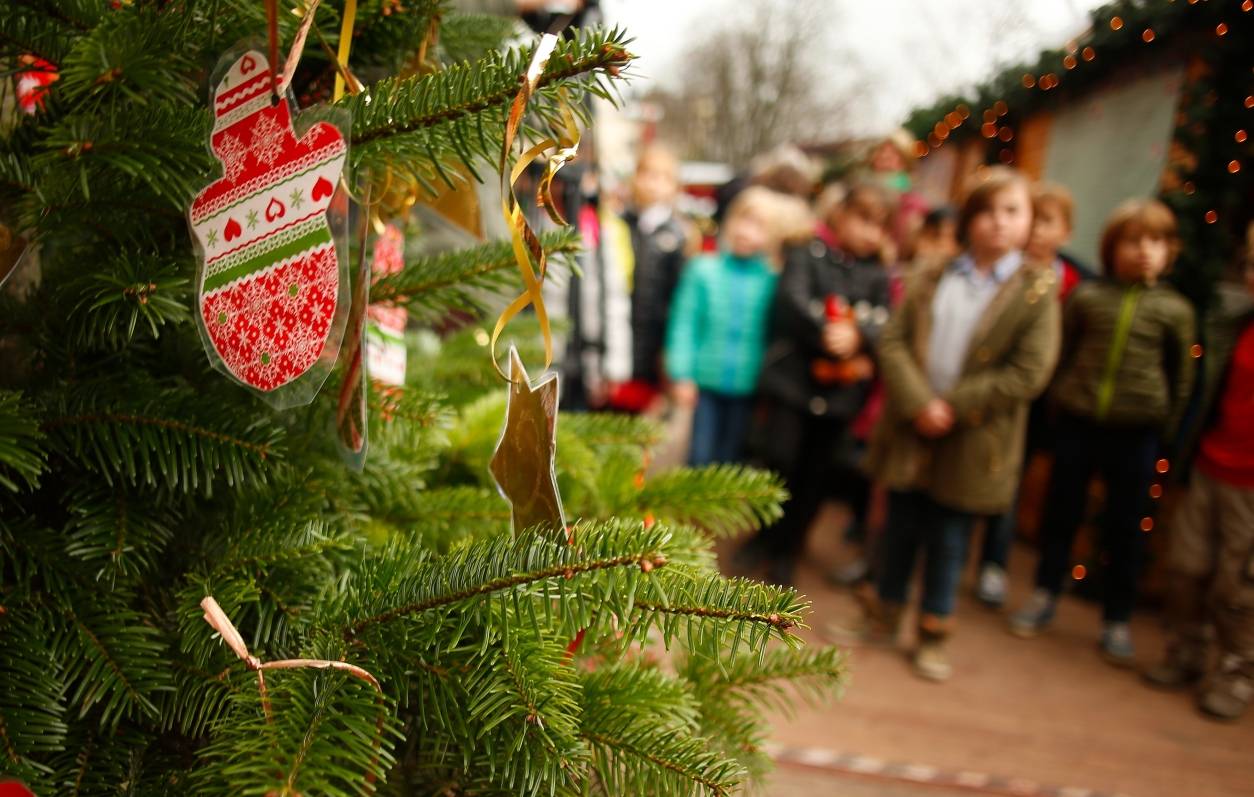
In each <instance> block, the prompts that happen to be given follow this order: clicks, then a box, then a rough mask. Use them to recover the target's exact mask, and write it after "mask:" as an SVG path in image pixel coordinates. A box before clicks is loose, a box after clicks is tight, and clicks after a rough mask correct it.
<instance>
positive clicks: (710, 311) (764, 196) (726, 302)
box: [666, 186, 787, 465]
mask: <svg viewBox="0 0 1254 797" xmlns="http://www.w3.org/2000/svg"><path fill="white" fill-rule="evenodd" d="M786 214H787V211H786V206H785V205H784V204H783V203H782V201H781V198H780V197H779V195H777V194H776V193H775V192H773V191H771V190H769V189H766V188H762V187H760V186H753V187H750V188H746V189H745V190H744V191H742V192H741V193H740V194H739V195H738V196H737V197H736V199H735V200H733V202H732V204H731V206H730V208H729V209H728V211H727V215H726V218H725V219H724V221H723V231H722V242H721V244H722V245H721V248H720V251H718V252H717V253H715V254H711V255H703V256H700V257H697V258H694V259H693V260H692V261H691V262H689V263H688V265H687V266H686V267H685V268H684V272H683V275H682V276H681V277H680V280H679V287H678V288H677V289H676V291H675V298H674V301H673V303H672V306H671V318H670V324H669V326H668V328H667V334H666V372H667V375H668V376H669V378H670V380H671V382H672V392H673V394H674V397H675V400H676V401H677V403H679V404H680V405H682V406H689V407H693V406H695V408H696V409H695V412H694V414H693V421H692V442H691V448H690V450H689V456H688V460H689V463H690V464H693V465H704V464H709V463H713V462H736V461H739V460H740V458H741V456H742V454H743V450H744V443H745V438H746V436H747V433H748V428H749V422H750V419H751V415H752V411H753V399H754V392H755V389H756V386H757V382H758V372H759V371H760V370H761V368H762V355H763V351H764V350H765V348H766V325H767V320H768V315H769V312H770V307H771V301H772V300H773V299H774V296H775V284H776V281H777V280H778V278H779V274H778V270H777V269H776V267H775V264H774V259H775V258H776V257H777V252H778V250H779V244H780V240H781V238H782V235H783V233H782V232H781V227H782V226H783V219H784V218H785V217H786Z"/></svg>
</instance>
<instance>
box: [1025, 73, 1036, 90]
mask: <svg viewBox="0 0 1254 797" xmlns="http://www.w3.org/2000/svg"><path fill="white" fill-rule="evenodd" d="M1035 85H1036V76H1035V75H1024V76H1023V87H1024V88H1025V89H1030V88H1032V87H1033V86H1035Z"/></svg>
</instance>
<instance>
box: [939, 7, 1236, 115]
mask: <svg viewBox="0 0 1254 797" xmlns="http://www.w3.org/2000/svg"><path fill="white" fill-rule="evenodd" d="M1252 2H1254V0H1252ZM958 115H959V116H961V117H962V118H963V119H970V118H971V109H970V108H969V107H967V105H966V104H963V105H959V106H958Z"/></svg>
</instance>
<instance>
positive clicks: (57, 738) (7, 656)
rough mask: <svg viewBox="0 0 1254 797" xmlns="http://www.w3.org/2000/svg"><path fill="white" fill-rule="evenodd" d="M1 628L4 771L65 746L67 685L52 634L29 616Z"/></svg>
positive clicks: (18, 615) (0, 757) (0, 750)
mask: <svg viewBox="0 0 1254 797" xmlns="http://www.w3.org/2000/svg"><path fill="white" fill-rule="evenodd" d="M6 620H7V622H6V623H5V625H4V626H2V627H0V761H3V762H4V763H3V764H0V771H5V770H6V769H9V768H10V767H13V766H16V765H19V764H22V763H23V762H27V763H32V762H31V759H35V758H36V757H38V756H40V755H42V754H47V753H53V752H56V751H57V750H60V749H61V747H62V745H64V744H65V737H66V732H67V726H66V724H65V705H64V702H63V701H64V697H65V685H64V682H63V681H62V680H61V678H60V671H61V668H60V666H59V665H58V662H57V660H56V658H55V657H54V656H53V652H52V650H51V649H50V648H49V647H48V644H47V642H48V637H47V629H46V627H45V626H44V624H43V623H42V622H41V621H40V619H39V618H38V617H36V616H34V615H32V614H30V613H27V612H24V611H23V612H17V611H15V612H12V613H11V615H10V616H9V617H8V618H6Z"/></svg>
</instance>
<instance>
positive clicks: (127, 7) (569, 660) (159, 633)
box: [0, 0, 842, 797]
mask: <svg viewBox="0 0 1254 797" xmlns="http://www.w3.org/2000/svg"><path fill="white" fill-rule="evenodd" d="M345 13H346V9H345V6H344V5H343V4H341V3H338V2H324V3H322V4H321V5H316V4H315V5H314V6H311V5H310V4H307V3H302V4H300V5H291V4H279V9H278V13H277V15H276V18H277V37H276V38H277V40H278V41H279V42H281V54H286V53H287V52H288V48H289V47H290V46H291V43H292V42H293V41H294V40H295V39H296V38H297V34H298V28H299V26H300V25H301V23H302V21H303V20H304V19H305V17H307V16H308V15H309V14H313V15H314V16H313V19H312V30H311V31H310V33H309V36H308V46H307V47H306V48H305V52H304V55H303V58H302V59H301V61H300V66H299V67H298V68H297V69H295V71H294V78H293V80H292V83H291V87H292V92H293V94H294V95H295V96H296V97H297V98H299V99H300V102H301V104H302V105H306V106H308V105H312V104H316V103H319V102H331V86H332V84H333V83H334V82H335V80H336V77H337V75H338V76H340V77H341V79H345V78H347V82H348V83H349V85H350V88H352V87H353V85H352V84H353V82H354V81H353V78H354V77H355V78H359V79H360V83H361V86H360V90H359V91H357V92H356V93H350V94H348V95H346V96H344V97H343V98H342V99H339V100H337V101H334V104H335V105H337V106H338V107H340V108H342V109H343V110H344V111H346V112H347V113H348V114H350V115H351V120H352V121H351V135H350V138H349V141H350V144H349V151H348V158H347V168H346V171H345V174H346V179H347V184H348V185H349V186H352V187H353V195H354V198H355V199H356V200H357V201H358V202H361V201H363V198H364V197H368V196H371V195H372V193H373V195H374V196H375V197H386V196H387V195H389V194H396V193H398V186H408V187H406V188H404V189H403V190H400V191H399V193H402V194H404V193H406V192H408V195H409V196H411V197H419V204H421V203H422V201H423V200H422V199H421V197H424V196H425V197H431V196H434V195H436V194H439V193H441V192H444V191H447V190H450V187H453V188H464V184H465V181H466V180H467V179H471V180H473V179H475V178H476V177H477V176H480V175H482V174H483V173H485V170H488V169H492V168H493V167H494V166H495V165H496V162H497V159H498V158H499V156H500V151H501V146H502V141H503V136H504V130H505V125H506V113H507V109H508V107H509V105H510V103H511V102H512V101H513V99H514V97H515V95H516V94H517V93H518V90H519V86H520V82H521V79H522V75H523V74H524V72H525V70H526V67H527V64H528V62H529V60H530V56H531V52H532V47H533V46H534V43H533V42H531V41H527V40H523V41H521V42H518V43H516V44H515V45H514V46H512V47H507V46H505V45H504V44H503V43H504V42H505V41H506V40H507V37H509V36H510V35H511V31H512V27H511V24H510V23H509V21H508V20H505V19H502V18H496V17H486V16H475V15H467V14H459V13H456V12H455V10H454V9H453V8H451V7H449V6H448V5H447V4H446V3H443V2H437V0H404V1H403V2H399V1H398V0H364V1H363V2H362V3H361V4H360V6H359V7H357V9H356V15H355V19H354V20H352V23H351V25H350V26H347V28H345V26H343V23H344V21H345V20H344V18H343V15H344V14H345ZM347 13H350V14H351V12H347ZM267 22H268V20H267V13H266V7H265V4H263V3H262V2H259V1H258V0H136V1H135V2H126V1H125V0H122V1H121V2H119V1H118V0H114V1H113V2H107V1H106V0H31V1H30V2H17V3H14V4H10V5H9V6H8V7H7V8H6V10H5V12H4V13H3V14H0V60H3V62H4V63H5V64H6V65H7V67H8V70H7V71H8V73H10V74H11V73H14V72H20V73H23V74H24V75H26V76H31V75H34V76H44V77H48V76H51V75H55V77H56V80H55V81H53V82H51V83H49V85H47V86H46V87H45V88H46V91H45V93H44V94H43V96H42V97H41V98H39V99H38V100H37V101H34V102H26V101H25V100H28V99H29V98H22V99H23V102H21V103H16V102H14V99H16V98H15V97H14V96H13V95H12V93H11V87H6V88H5V89H4V90H3V91H4V92H5V93H4V95H3V96H0V100H2V101H3V102H0V108H3V110H2V111H0V120H2V121H3V132H2V134H0V214H3V217H2V218H0V222H2V223H3V224H4V225H5V228H6V231H7V232H9V233H10V237H11V238H12V239H14V240H18V241H27V242H29V245H28V249H27V253H26V255H25V257H24V258H23V260H22V262H21V265H20V266H19V267H18V268H17V269H16V271H15V272H14V280H13V284H10V285H9V286H8V288H6V290H5V291H4V292H3V295H2V296H0V304H2V307H0V776H11V777H15V778H16V779H18V780H20V781H22V782H24V783H25V784H27V785H28V786H29V787H30V788H31V789H32V790H33V791H34V792H35V793H36V794H38V795H41V797H42V796H43V795H54V794H82V795H92V794H134V795H147V794H178V795H185V794H205V795H218V794H220V795H241V794H243V795H249V794H251V795H267V796H268V795H276V796H277V795H305V796H306V797H312V796H313V795H349V794H370V793H379V794H398V795H399V794H406V795H408V794H449V795H453V794H576V793H578V794H611V795H623V794H693V793H710V794H726V793H730V792H732V791H734V790H735V789H736V788H737V787H738V785H739V784H741V783H743V782H746V781H748V780H750V779H751V778H752V777H754V776H757V775H760V774H761V773H762V772H764V771H765V769H766V768H767V765H768V761H767V760H766V756H765V754H764V752H763V750H762V746H763V743H764V742H765V740H766V734H767V729H766V727H765V724H764V720H763V714H764V712H765V711H766V710H767V708H768V707H772V706H779V705H781V704H786V703H787V702H788V700H789V698H790V697H794V696H796V695H797V694H798V693H800V694H801V695H803V696H806V697H813V698H819V697H823V696H825V695H828V694H831V693H832V692H833V691H835V689H836V688H837V687H838V686H839V683H840V678H841V671H842V668H841V660H840V656H839V654H838V653H837V652H836V651H834V650H832V649H803V648H802V647H801V646H800V644H799V642H798V639H797V637H796V636H795V634H794V631H795V629H796V628H798V627H799V626H801V625H802V624H803V622H804V617H805V614H806V612H807V604H806V603H805V601H804V600H803V599H802V598H800V597H799V596H798V595H796V594H795V593H794V592H792V591H791V590H788V589H782V588H775V587H770V586H766V585H762V584H757V583H752V582H747V581H740V580H729V579H725V578H723V577H722V576H720V575H719V574H718V573H717V571H716V570H715V568H714V555H713V544H714V540H715V539H716V538H717V537H719V536H720V535H726V534H730V533H735V532H738V531H742V530H744V529H746V528H751V527H753V526H755V525H757V524H760V523H764V522H769V521H771V520H773V519H774V518H775V517H777V516H778V512H779V503H780V501H781V499H782V497H783V494H782V490H781V487H780V485H779V482H778V481H777V480H776V479H775V478H774V477H772V476H770V475H768V474H764V473H760V472H755V471H752V470H749V469H743V468H732V467H717V468H709V469H703V470H685V469H679V470H674V471H670V472H666V473H662V474H659V475H657V476H655V477H652V478H649V479H646V478H645V477H644V471H645V468H646V464H647V456H648V451H649V448H650V446H651V445H653V444H654V443H655V442H656V441H657V436H658V434H659V430H658V429H657V428H656V427H655V426H653V425H651V424H650V423H648V422H646V421H642V420H639V419H632V418H622V417H606V416H596V415H574V414H567V415H565V416H563V417H562V418H561V420H560V423H559V424H558V428H557V439H556V447H557V459H556V463H557V481H558V485H559V486H560V491H561V495H562V500H563V502H564V504H565V510H566V515H567V517H568V518H570V520H571V528H570V530H569V534H567V533H566V531H565V530H555V529H552V528H547V529H546V528H544V527H539V528H531V529H518V530H515V529H513V528H512V524H511V513H510V506H509V504H507V503H506V502H504V501H503V500H502V499H501V497H500V496H499V495H497V494H496V491H495V489H494V487H493V482H492V475H491V473H490V472H489V460H490V459H491V457H492V453H493V447H494V445H495V444H496V442H497V439H498V436H499V435H500V431H501V425H502V421H503V419H504V417H505V410H506V396H505V390H503V388H504V386H505V383H504V382H503V381H502V380H501V379H500V378H499V377H498V376H497V375H496V373H495V371H494V370H493V367H492V363H491V362H490V358H489V355H488V353H487V349H486V348H485V346H484V345H483V340H484V338H485V336H486V332H485V328H490V326H491V323H492V319H493V318H494V316H495V312H496V311H497V310H499V309H500V307H501V306H502V305H503V304H504V301H503V300H502V297H505V298H508V297H507V296H506V294H512V293H514V292H516V291H517V290H518V288H519V286H518V285H517V277H516V274H515V268H516V264H515V253H514V251H513V249H512V247H511V245H510V243H509V242H508V241H501V242H488V243H484V244H481V245H477V246H474V247H472V248H468V249H460V250H455V251H448V252H442V253H438V254H425V255H416V254H414V255H412V256H408V257H406V258H405V262H404V266H403V268H402V269H401V270H400V271H398V272H396V273H394V274H390V275H388V276H385V277H382V278H380V279H378V280H377V281H376V282H375V283H374V285H373V286H372V288H371V291H372V301H374V302H380V303H384V304H388V305H392V306H395V307H401V308H405V309H406V310H407V311H408V314H409V325H410V333H409V340H408V344H409V347H410V352H409V369H408V376H407V379H406V382H405V384H404V385H403V386H385V385H381V384H379V383H371V385H370V387H369V390H368V395H367V399H366V403H367V405H368V407H369V411H370V419H369V426H368V429H367V431H368V433H369V437H370V449H369V454H368V459H367V462H366V465H365V467H364V469H362V470H360V471H357V470H354V469H352V468H349V467H346V466H345V464H344V462H343V461H342V459H341V457H340V455H339V453H338V452H337V448H336V442H335V431H334V430H335V429H336V420H337V401H338V398H339V396H340V395H341V393H342V392H343V391H342V388H343V387H344V382H345V380H346V379H347V377H346V376H345V373H346V371H345V369H344V368H342V367H341V368H340V369H339V370H338V371H337V372H336V373H335V374H333V375H332V376H331V378H330V380H329V381H328V382H327V383H326V385H324V386H323V388H322V390H321V392H320V393H319V394H318V396H317V397H316V399H314V401H313V402H312V403H311V404H309V405H308V406H304V407H298V408H293V409H286V410H282V411H278V410H275V409H273V408H271V407H270V406H268V405H267V404H266V403H265V402H263V401H261V400H259V399H258V398H257V397H256V395H255V394H254V393H252V392H249V391H247V390H245V389H243V388H241V387H240V386H239V385H236V384H233V383H232V382H231V381H229V380H228V379H227V378H225V377H224V376H223V375H222V374H220V373H218V372H217V371H215V370H214V369H213V368H212V367H211V366H210V363H209V362H208V361H207V359H206V357H205V351H204V350H203V349H202V346H201V343H200V341H199V339H198V333H197V328H196V321H195V319H196V314H197V313H198V309H197V307H196V286H195V275H196V273H197V271H196V252H195V248H194V246H193V243H192V240H191V238H190V235H189V230H188V223H187V217H186V210H187V207H188V205H189V203H190V202H191V200H192V197H193V196H194V195H196V194H197V192H198V191H200V190H201V189H202V188H203V187H204V186H205V185H207V184H209V183H210V182H211V181H213V180H215V179H218V178H219V177H220V176H221V175H222V169H223V167H222V166H221V165H220V164H219V163H218V161H217V160H216V159H215V158H214V156H213V155H212V154H211V153H210V151H209V149H208V148H207V147H206V142H207V141H208V140H209V136H210V130H211V127H212V126H213V125H214V119H213V114H212V113H211V110H210V108H209V107H208V105H207V103H206V99H205V98H206V97H207V96H209V95H208V91H209V83H210V70H211V69H212V68H213V65H214V63H215V61H216V60H217V59H218V57H219V55H220V54H221V53H223V52H224V51H226V50H227V49H228V48H231V47H233V46H234V45H235V44H236V43H237V42H239V41H240V40H243V39H246V38H248V37H253V38H254V39H255V38H257V37H260V38H261V41H262V42H263V44H262V45H261V48H262V49H263V50H264V47H265V44H264V42H265V32H266V30H267ZM342 29H347V30H349V31H351V44H352V47H351V51H350V52H351V55H350V56H349V58H348V64H347V69H345V68H343V67H341V66H340V65H338V62H337V55H336V54H337V50H338V51H340V52H343V51H344V49H345V48H342V47H341V46H340V45H341V42H340V36H341V30H342ZM626 44H627V42H626V40H625V37H624V34H623V33H621V32H619V31H604V30H587V31H581V32H569V33H567V34H566V35H565V36H564V37H563V38H562V40H561V42H560V43H559V44H558V45H557V49H556V51H555V52H554V53H553V55H552V57H551V58H550V59H549V60H548V62H547V66H546V67H545V69H544V72H543V74H542V75H541V77H540V80H539V90H538V92H537V94H536V95H535V96H534V97H533V98H532V100H531V105H530V111H531V113H530V114H529V116H528V120H529V121H528V123H527V125H526V126H525V128H524V132H525V133H527V134H528V135H529V136H530V137H531V138H534V137H535V136H536V135H538V134H539V133H541V132H543V131H544V130H545V129H546V128H547V127H548V126H549V125H550V124H554V123H560V122H561V117H562V113H561V111H562V109H563V108H565V107H574V108H576V109H577V108H578V107H580V103H579V99H580V98H581V97H583V96H587V95H588V94H593V95H600V96H607V97H608V96H610V95H612V93H613V86H612V81H614V80H615V79H617V77H619V73H620V71H621V70H622V69H623V68H624V67H625V66H626V65H627V63H628V61H629V59H630V55H629V53H628V51H627V49H626ZM280 60H281V59H280ZM277 63H278V62H277V61H276V69H277ZM27 108H29V113H28V112H27V110H26V109H27ZM408 207H409V203H408V202H400V203H388V202H386V201H384V202H382V203H381V204H380V205H379V208H380V211H379V212H380V213H381V214H382V215H383V216H384V217H386V216H388V215H392V216H395V217H396V219H397V220H398V221H399V222H400V223H402V224H403V223H404V221H405V211H407V209H408ZM384 220H386V219H384ZM539 240H540V244H541V246H542V247H543V248H544V250H545V251H546V252H547V253H548V254H549V256H550V257H552V258H554V260H555V261H557V262H560V261H561V260H562V258H563V257H569V256H570V255H571V254H572V253H573V252H574V251H575V250H576V249H577V246H578V241H577V238H576V237H575V236H574V235H573V234H572V233H570V232H568V231H558V232H552V233H547V234H545V235H543V236H541V237H540V239H539ZM354 252H355V255H354V257H355V258H356V259H360V258H362V257H364V256H365V253H364V252H363V251H361V250H360V248H357V249H355V250H354ZM450 317H456V318H458V319H462V320H465V319H470V321H469V322H467V323H464V324H463V325H462V328H461V329H460V330H459V331H455V332H448V329H449V327H450V325H449V323H448V319H449V318H450ZM435 326H438V327H439V328H440V329H442V330H445V332H444V334H442V335H440V336H437V335H435V334H434V333H432V332H430V331H424V330H425V328H430V327H435ZM510 329H511V335H512V337H513V339H514V340H515V341H516V342H517V343H518V345H519V346H520V348H521V349H522V356H523V359H524V360H525V361H526V362H528V363H536V362H539V361H541V358H540V347H539V343H538V335H537V334H536V329H535V328H534V326H533V327H532V329H531V331H530V333H526V326H525V324H522V325H520V324H519V322H515V323H514V324H513V325H511V328H510ZM533 368H534V366H533ZM557 531H560V532H561V533H556V532H557ZM209 596H212V598H213V601H212V602H210V601H208V600H207V598H208V597H209ZM207 618H208V619H211V620H213V621H214V623H215V624H214V625H212V626H211V625H210V623H207V622H206V619H207ZM231 628H235V629H238V634H239V637H238V638H232V634H231V632H230V629H231ZM224 643H227V644H224ZM291 660H306V661H296V662H295V663H291ZM311 662H312V664H311ZM267 664H270V665H279V666H278V667H275V666H270V667H268V666H267Z"/></svg>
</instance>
